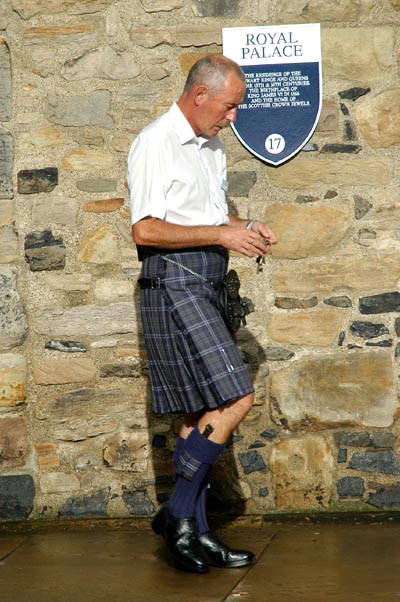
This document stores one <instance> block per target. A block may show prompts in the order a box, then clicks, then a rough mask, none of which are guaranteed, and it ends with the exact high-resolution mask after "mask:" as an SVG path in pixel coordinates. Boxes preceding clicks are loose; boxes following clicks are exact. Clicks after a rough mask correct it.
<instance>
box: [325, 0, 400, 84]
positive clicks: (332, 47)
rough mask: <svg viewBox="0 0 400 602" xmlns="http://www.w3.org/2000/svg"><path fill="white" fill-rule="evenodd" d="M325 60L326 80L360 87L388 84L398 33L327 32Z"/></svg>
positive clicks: (380, 30)
mask: <svg viewBox="0 0 400 602" xmlns="http://www.w3.org/2000/svg"><path fill="white" fill-rule="evenodd" d="M326 6H327V7H328V5H326ZM322 56H323V57H324V77H328V78H337V79H342V80H348V81H350V82H360V83H361V82H362V83H367V82H368V83H370V82H373V81H379V80H381V81H382V80H385V79H386V78H388V77H390V75H391V72H392V68H393V60H394V58H393V57H394V29H393V28H392V27H378V26H375V27H353V28H349V27H346V28H342V27H338V28H323V29H322Z"/></svg>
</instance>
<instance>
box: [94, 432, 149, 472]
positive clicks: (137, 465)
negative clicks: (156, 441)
mask: <svg viewBox="0 0 400 602" xmlns="http://www.w3.org/2000/svg"><path fill="white" fill-rule="evenodd" d="M149 450H150V444H149V436H148V433H147V432H146V431H144V432H143V431H134V432H132V433H118V435H115V437H113V438H112V439H109V440H108V441H106V443H105V445H104V447H103V461H104V463H105V464H106V466H109V467H110V468H113V469H114V470H127V471H131V472H142V471H143V470H145V469H146V468H147V462H148V457H149Z"/></svg>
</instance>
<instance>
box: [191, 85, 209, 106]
mask: <svg viewBox="0 0 400 602" xmlns="http://www.w3.org/2000/svg"><path fill="white" fill-rule="evenodd" d="M194 92H195V93H194V102H195V104H196V106H199V105H201V104H202V103H203V102H204V101H205V100H206V99H207V95H208V88H207V86H205V85H204V84H199V85H198V86H196V89H195V91H194Z"/></svg>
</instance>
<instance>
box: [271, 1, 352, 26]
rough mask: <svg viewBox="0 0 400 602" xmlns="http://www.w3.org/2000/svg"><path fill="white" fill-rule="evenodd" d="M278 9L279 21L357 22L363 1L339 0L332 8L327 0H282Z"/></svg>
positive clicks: (276, 16) (277, 17) (277, 16)
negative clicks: (333, 8)
mask: <svg viewBox="0 0 400 602" xmlns="http://www.w3.org/2000/svg"><path fill="white" fill-rule="evenodd" d="M276 11H277V12H276V15H275V19H277V21H276V22H277V23H301V22H306V23H318V22H320V21H325V22H338V23H340V22H341V21H350V22H351V21H356V22H357V21H358V19H359V17H360V14H361V3H360V1H359V0H338V1H337V2H336V3H335V10H332V6H331V5H330V4H329V3H327V2H325V0H280V2H279V3H278V5H277V9H276Z"/></svg>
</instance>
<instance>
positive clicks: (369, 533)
mask: <svg viewBox="0 0 400 602" xmlns="http://www.w3.org/2000/svg"><path fill="white" fill-rule="evenodd" d="M219 535H220V536H221V537H222V538H223V539H224V540H225V541H226V542H227V543H229V544H230V545H231V546H233V547H234V546H238V547H246V548H248V549H251V550H253V551H254V552H255V553H256V556H257V561H256V563H255V564H254V565H252V566H251V567H246V568H243V569H216V568H212V569H211V570H210V572H209V573H208V574H206V575H194V574H190V573H184V572H182V571H179V570H177V569H176V568H174V566H173V565H172V564H171V562H170V559H169V557H168V554H167V552H166V550H165V548H164V545H163V541H162V539H161V538H160V537H157V536H156V535H154V534H153V532H152V531H151V530H148V529H141V530H135V529H124V528H118V529H104V528H102V529H100V530H99V529H96V524H95V523H94V525H93V524H92V525H91V527H90V529H82V530H80V531H69V530H67V531H65V530H63V531H61V530H54V531H52V530H51V529H49V530H48V531H39V532H34V533H23V532H10V531H9V532H0V600H1V602H106V601H107V602H158V601H160V602H192V601H193V602H194V601H196V602H237V601H238V600H239V601H245V602H326V601H327V602H331V601H333V602H389V601H390V602H393V601H396V600H399V601H400V545H399V539H400V524H398V523H397V522H396V521H392V522H390V521H389V522H383V523H371V524H353V523H351V524H327V523H322V524H307V523H306V524H304V523H303V524H295V523H280V524H279V523H272V524H269V525H266V526H262V527H257V526H250V527H247V526H246V527H243V526H239V527H229V528H225V529H223V530H221V531H219Z"/></svg>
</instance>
